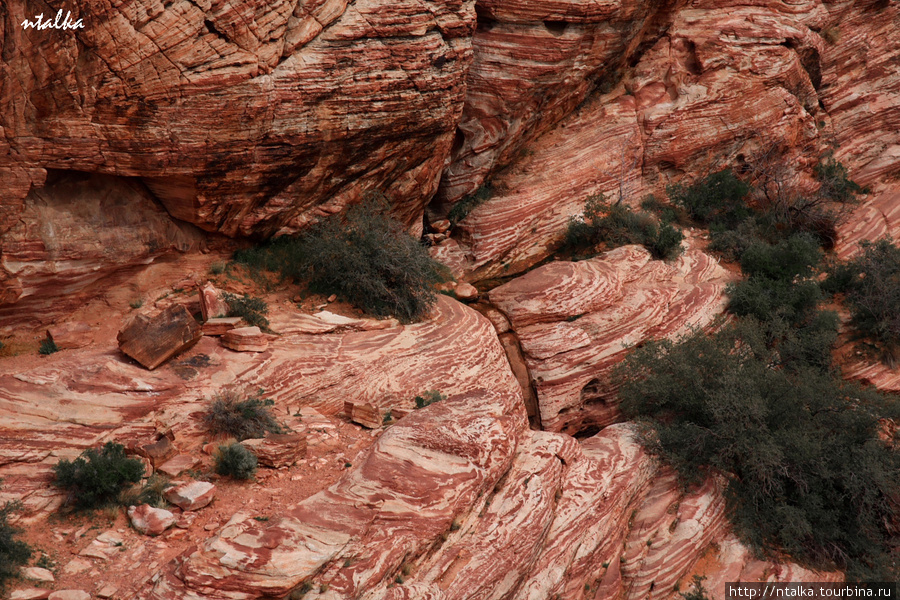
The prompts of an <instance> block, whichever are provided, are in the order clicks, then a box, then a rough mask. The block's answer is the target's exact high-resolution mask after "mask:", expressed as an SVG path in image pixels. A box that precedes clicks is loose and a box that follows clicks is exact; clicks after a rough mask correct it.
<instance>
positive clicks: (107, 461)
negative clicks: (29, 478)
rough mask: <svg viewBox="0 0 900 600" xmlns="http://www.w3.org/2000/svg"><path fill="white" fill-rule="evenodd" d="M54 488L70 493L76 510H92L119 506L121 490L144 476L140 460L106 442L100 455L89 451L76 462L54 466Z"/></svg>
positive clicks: (123, 448) (122, 447) (116, 445)
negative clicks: (129, 456)
mask: <svg viewBox="0 0 900 600" xmlns="http://www.w3.org/2000/svg"><path fill="white" fill-rule="evenodd" d="M53 472H54V474H55V475H56V480H55V482H54V483H55V485H57V486H59V487H62V488H65V489H67V490H68V491H69V495H70V498H72V499H73V501H74V504H75V508H76V509H78V510H90V509H95V508H100V507H103V506H108V505H110V504H116V503H118V502H119V499H120V495H121V494H122V491H123V490H124V489H125V488H127V487H128V486H130V485H131V484H133V483H137V482H138V481H140V480H141V477H143V475H144V465H143V464H142V463H141V461H139V460H137V459H134V458H128V457H126V456H125V447H124V446H122V445H121V444H116V443H115V442H107V443H106V444H105V445H104V446H103V448H102V449H101V450H100V451H99V452H98V451H97V450H96V449H94V448H88V449H87V450H85V451H84V452H82V453H81V456H79V457H78V458H76V459H75V460H74V461H68V460H61V461H59V462H58V463H56V466H54V467H53Z"/></svg>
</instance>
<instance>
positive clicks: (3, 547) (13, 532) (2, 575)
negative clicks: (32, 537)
mask: <svg viewBox="0 0 900 600" xmlns="http://www.w3.org/2000/svg"><path fill="white" fill-rule="evenodd" d="M20 509H21V505H20V504H19V503H18V502H7V503H6V504H4V505H3V508H0V593H3V592H4V591H5V590H6V586H7V583H8V582H9V580H10V579H14V578H15V577H17V576H18V575H19V567H22V566H24V565H27V564H28V561H29V560H31V555H32V554H33V551H32V549H31V546H29V545H28V544H26V543H25V542H23V541H22V540H20V539H17V538H18V535H19V534H20V533H21V531H20V530H19V529H16V528H15V527H13V526H12V525H10V523H9V517H10V515H11V514H12V513H14V512H16V511H18V510H20Z"/></svg>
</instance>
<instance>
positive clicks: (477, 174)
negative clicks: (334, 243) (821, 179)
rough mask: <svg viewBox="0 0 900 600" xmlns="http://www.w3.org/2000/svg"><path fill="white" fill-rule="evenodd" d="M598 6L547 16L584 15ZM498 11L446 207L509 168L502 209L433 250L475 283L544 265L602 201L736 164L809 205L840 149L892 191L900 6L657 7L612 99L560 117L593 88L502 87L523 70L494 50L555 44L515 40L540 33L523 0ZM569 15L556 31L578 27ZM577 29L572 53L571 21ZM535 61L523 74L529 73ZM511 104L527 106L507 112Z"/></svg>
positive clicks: (444, 195)
mask: <svg viewBox="0 0 900 600" xmlns="http://www.w3.org/2000/svg"><path fill="white" fill-rule="evenodd" d="M479 6H481V5H480V4H479ZM599 6H601V5H596V4H592V5H591V7H590V8H587V7H586V5H581V4H579V3H548V4H546V5H541V8H542V10H546V11H547V12H546V13H545V14H556V12H557V11H559V14H562V15H564V14H566V11H569V13H568V14H570V15H573V14H580V13H578V11H579V10H582V11H588V12H589V11H590V10H594V9H595V8H597V7H599ZM607 8H608V7H607ZM492 10H496V11H498V14H500V15H501V16H499V17H497V18H496V20H497V23H496V24H494V23H493V21H490V20H489V19H488V17H485V18H484V19H483V20H484V21H485V23H488V22H490V23H491V24H492V27H493V28H490V27H488V26H486V25H485V26H483V27H480V28H479V29H478V31H477V32H476V35H475V40H476V42H475V44H476V60H475V64H474V65H473V73H474V74H477V77H478V78H477V79H476V84H475V85H474V86H473V87H472V89H471V90H470V99H469V101H468V103H467V108H466V112H465V113H464V117H463V121H462V124H461V126H460V127H461V129H462V131H463V132H464V133H465V143H464V144H463V145H462V146H461V147H460V148H461V149H460V150H459V151H458V154H454V155H453V156H454V160H453V162H451V164H450V166H448V168H447V170H446V171H445V176H444V180H443V183H442V189H441V191H440V193H439V195H438V199H437V202H436V204H435V208H436V210H437V209H441V210H445V208H446V206H449V203H451V202H452V201H454V200H455V199H456V198H459V197H460V196H461V195H462V194H466V193H470V192H471V191H472V190H474V189H475V188H476V187H478V185H479V184H480V183H481V182H482V180H483V179H484V176H485V174H486V173H488V172H491V171H496V173H495V174H494V175H493V177H492V178H491V184H492V188H491V190H492V191H491V195H490V198H489V199H488V200H487V201H486V202H485V203H483V204H482V205H480V206H478V207H477V208H475V209H474V210H473V211H472V212H470V213H469V215H468V216H467V217H466V218H465V219H464V220H462V221H461V222H460V224H459V225H458V227H456V228H455V229H454V230H452V231H451V235H452V238H451V239H449V240H445V241H443V242H441V243H440V245H439V246H437V247H435V248H434V250H433V253H434V255H435V256H436V257H439V258H440V259H441V260H443V261H445V262H446V263H447V264H448V265H449V266H450V267H451V268H452V269H453V270H454V272H455V273H457V274H459V275H463V276H465V277H467V278H469V279H470V280H477V279H484V278H491V277H497V276H508V275H512V274H515V273H517V272H521V271H524V270H526V269H527V268H529V267H531V266H533V265H534V264H536V263H537V262H539V261H540V260H542V259H544V258H546V257H547V256H548V255H549V254H551V253H552V251H553V250H554V249H555V248H556V247H557V246H558V244H559V242H560V241H561V238H562V234H563V231H564V229H565V226H566V222H567V220H568V218H569V217H570V216H575V215H578V214H580V212H581V210H582V207H583V205H584V202H585V200H586V199H587V197H588V196H589V195H592V194H597V193H603V194H605V195H606V196H607V197H608V198H610V200H612V201H615V200H618V199H619V198H620V197H622V198H623V200H624V201H625V202H626V203H630V204H632V205H636V204H637V203H638V202H639V201H640V200H641V199H642V198H643V197H644V195H645V194H647V193H654V194H656V195H657V196H658V197H664V196H665V195H666V186H667V185H668V184H671V183H675V182H690V181H692V180H694V179H696V178H699V177H703V176H705V175H706V174H709V173H712V172H715V171H718V170H720V169H721V168H723V167H725V166H732V167H734V168H735V169H737V171H738V172H739V173H742V174H743V175H745V176H747V177H750V178H751V179H754V180H755V181H756V183H757V184H758V185H762V184H763V182H764V181H768V182H769V184H770V185H775V183H776V182H777V184H778V185H780V186H781V187H782V189H783V190H789V191H790V193H799V194H809V193H812V192H813V191H814V190H815V189H817V186H818V183H817V182H816V181H815V179H814V177H813V168H814V166H815V165H816V164H817V163H818V162H819V160H820V159H821V157H822V156H823V155H824V154H825V152H826V151H828V150H829V149H833V148H838V150H837V151H836V157H837V158H838V159H839V160H841V161H843V163H844V164H845V165H847V166H848V167H849V169H850V174H851V176H852V177H854V178H856V179H858V180H859V181H860V182H861V183H862V184H865V185H875V184H881V183H883V182H885V180H889V179H891V178H892V177H894V176H895V175H896V173H897V172H898V169H900V138H898V133H897V131H898V129H900V127H898V119H900V116H898V113H900V110H898V108H897V107H898V106H900V98H898V96H900V77H897V76H896V74H895V73H894V72H893V71H892V70H891V69H890V68H888V67H887V66H886V65H888V64H892V63H893V62H896V60H895V59H896V55H897V53H898V52H900V49H898V48H897V47H896V44H892V43H891V42H889V41H888V40H890V39H892V38H891V36H890V35H888V34H887V32H888V31H893V30H895V29H896V28H897V27H898V25H900V9H898V8H897V7H896V5H894V4H893V3H885V2H880V3H879V2H859V3H840V4H825V3H822V2H820V1H817V0H805V1H803V2H799V3H792V4H784V3H774V2H768V1H765V0H760V1H758V2H750V3H747V2H734V3H731V2H727V3H724V4H723V3H721V2H717V3H712V2H695V3H692V4H691V5H690V6H686V5H682V4H681V3H677V2H667V3H665V6H660V7H656V8H654V9H653V10H655V11H656V12H655V13H654V16H652V17H651V18H649V19H647V20H646V22H645V23H644V26H643V27H644V29H643V31H642V32H641V33H640V36H639V38H635V41H634V43H633V45H634V47H635V49H634V54H633V57H632V58H631V59H630V60H629V64H630V66H629V67H627V68H625V69H623V70H622V75H623V79H622V83H621V85H620V86H619V87H613V88H611V89H610V88H608V86H602V85H601V86H599V87H600V90H601V92H608V93H606V94H605V95H602V94H600V95H596V96H594V97H590V96H589V97H588V99H587V101H586V102H585V103H584V104H583V105H581V106H580V107H578V109H577V110H572V108H574V105H573V106H572V107H569V108H568V109H567V110H566V113H565V114H564V115H559V116H557V115H556V114H555V113H554V112H553V111H554V110H555V108H557V107H559V106H561V105H562V104H564V103H559V102H557V100H558V99H559V98H561V97H563V96H565V95H566V94H567V93H568V91H569V90H572V91H573V93H575V92H576V91H577V90H580V89H582V87H580V86H581V84H582V83H583V82H584V80H582V79H579V78H578V77H574V78H573V79H572V80H567V83H566V84H565V85H556V87H557V88H559V89H558V90H557V89H554V90H551V91H545V90H544V89H543V88H542V87H541V86H542V81H543V80H541V79H540V78H538V79H537V80H536V81H537V83H534V84H533V85H530V86H526V85H524V84H521V83H520V81H519V80H515V81H514V80H513V78H512V77H509V78H506V77H504V75H503V73H504V71H503V70H502V69H501V68H500V65H502V66H503V67H504V68H505V67H506V65H507V62H509V61H508V60H507V61H505V62H504V61H501V60H499V59H497V57H496V56H494V55H493V54H492V53H491V52H492V51H493V48H492V44H493V43H498V44H506V46H505V49H506V52H507V53H509V54H510V55H514V56H520V55H521V56H527V57H529V58H530V57H531V56H537V57H539V56H541V53H542V52H543V51H544V49H545V48H555V46H554V43H555V42H552V41H550V42H544V41H543V40H541V41H537V40H536V39H527V37H526V36H518V37H517V36H516V35H514V34H512V33H510V32H509V31H506V30H505V29H504V27H508V28H512V29H514V30H516V31H520V30H521V31H524V30H528V28H529V27H531V25H529V24H528V23H529V18H532V19H533V18H534V16H533V15H528V14H519V13H518V12H517V11H522V10H524V9H522V8H521V7H519V6H518V5H517V4H513V5H512V7H511V8H510V9H509V10H508V11H505V9H497V8H496V7H494V6H493V4H492V3H485V9H484V10H483V11H482V12H483V14H485V15H490V14H492V13H491V11H492ZM614 10H621V11H624V12H625V13H628V11H629V10H632V9H631V8H629V7H627V6H626V5H622V6H621V7H617V8H615V9H614ZM640 10H645V9H639V10H638V12H640ZM525 12H526V13H527V12H528V11H525ZM513 13H514V14H516V15H517V16H516V19H513V21H514V24H511V25H508V26H506V25H505V24H504V18H507V17H504V16H503V15H507V16H508V15H509V14H513ZM480 14H481V13H480ZM616 14H619V13H616ZM630 14H638V13H630ZM544 18H550V17H544ZM554 18H555V17H554ZM559 18H560V19H561V21H559V22H558V23H557V22H556V21H553V22H549V21H548V22H547V23H550V24H551V25H553V24H554V23H557V24H558V25H560V26H562V25H563V24H565V22H566V19H571V17H565V16H561V17H559ZM617 18H618V17H616V16H611V17H606V19H607V21H603V22H594V23H590V22H589V21H590V19H589V18H585V25H584V27H587V28H593V30H594V32H595V33H594V34H592V35H599V34H597V33H596V32H598V31H601V30H602V29H603V28H604V27H607V26H610V24H611V23H618V21H617V20H616V19H617ZM573 20H574V19H573ZM541 25H542V26H543V25H544V23H542V24H541ZM535 27H537V25H535ZM579 27H580V26H579ZM495 31H500V32H502V33H495ZM563 31H564V34H563V35H562V36H560V38H559V43H562V40H567V39H568V37H569V35H570V33H571V32H572V31H573V30H572V25H571V24H570V25H569V26H568V27H567V28H564V29H563ZM578 31H582V29H580V28H578ZM572 35H574V33H572ZM869 39H872V40H878V41H877V42H872V43H869V42H866V41H864V40H869ZM497 40H501V41H497ZM529 44H532V45H531V46H529ZM482 46H484V50H482ZM857 48H858V49H859V50H856V49H857ZM482 52H483V54H484V56H482V55H481V53H482ZM529 58H522V59H521V61H519V63H517V64H522V65H529V64H530V63H529ZM586 62H589V61H588V60H587V59H586ZM615 64H616V63H615V61H613V62H611V63H606V64H605V68H612V67H613V65H615ZM479 69H481V70H479ZM563 72H564V70H563ZM560 76H563V75H560ZM474 77H475V76H474V75H473V78H474ZM482 79H483V81H482ZM523 80H524V81H529V82H530V81H531V79H529V78H528V77H524V78H523ZM504 84H505V85H504ZM479 86H480V87H479ZM626 94H627V95H626ZM545 98H546V100H545ZM535 99H540V102H538V103H537V104H535V102H534V100H535ZM541 102H546V107H547V111H546V112H545V114H547V115H550V116H549V117H548V118H546V119H543V120H541V118H538V117H535V116H534V115H535V114H538V113H540V112H541V110H542V109H543V107H544V105H543V104H541ZM538 105H540V107H541V109H537V108H533V106H538ZM507 106H515V108H516V109H515V110H509V111H504V110H501V108H499V107H507ZM482 107H486V108H483V109H482ZM532 110H533V111H534V112H532ZM524 130H529V131H530V132H531V133H529V134H528V135H522V131H524ZM500 149H502V150H500ZM482 157H483V158H482ZM497 166H503V167H504V168H503V169H501V170H497V169H496V167H497ZM437 212H440V210H437ZM866 216H867V215H866V214H865V213H860V217H858V218H862V217H866ZM868 216H869V217H877V215H868ZM875 221H877V219H875ZM872 227H873V226H871V225H862V226H861V228H862V229H872ZM874 227H875V228H876V229H877V228H878V225H877V224H875V225H874ZM892 229H896V225H893V226H892Z"/></svg>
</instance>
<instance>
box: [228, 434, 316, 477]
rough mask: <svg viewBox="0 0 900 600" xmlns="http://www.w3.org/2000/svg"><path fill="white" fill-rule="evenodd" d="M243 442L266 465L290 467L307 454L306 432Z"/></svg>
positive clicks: (275, 467) (274, 467) (260, 462)
mask: <svg viewBox="0 0 900 600" xmlns="http://www.w3.org/2000/svg"><path fill="white" fill-rule="evenodd" d="M241 444H242V445H243V446H244V447H245V448H248V449H250V450H252V451H253V453H254V454H256V458H257V460H258V461H259V464H261V465H263V466H265V467H272V468H273V469H277V468H278V467H289V466H291V465H292V464H294V463H295V462H297V461H298V460H300V459H301V458H304V457H305V456H306V434H301V433H288V434H276V435H270V436H268V437H265V438H261V439H253V440H244V441H243V442H241Z"/></svg>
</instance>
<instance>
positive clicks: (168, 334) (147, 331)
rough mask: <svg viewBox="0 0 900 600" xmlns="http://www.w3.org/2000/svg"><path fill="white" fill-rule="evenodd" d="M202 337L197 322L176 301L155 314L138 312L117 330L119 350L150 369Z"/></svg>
mask: <svg viewBox="0 0 900 600" xmlns="http://www.w3.org/2000/svg"><path fill="white" fill-rule="evenodd" d="M201 337H203V332H202V330H201V328H200V324H199V323H198V322H197V320H196V319H194V317H192V316H191V313H189V312H188V310H187V309H186V308H185V307H184V306H182V305H180V304H176V305H174V306H170V307H169V308H167V309H166V310H164V311H163V312H161V313H159V314H158V315H156V316H155V317H148V316H146V315H137V316H136V317H134V318H133V319H132V320H131V321H129V322H128V324H127V325H125V327H124V328H123V329H122V330H121V331H120V332H119V335H118V336H117V339H118V341H119V349H120V350H121V351H122V352H124V353H125V354H127V355H128V356H130V357H131V358H133V359H134V360H136V361H138V362H139V363H141V364H142V365H144V366H145V367H147V368H148V369H150V370H153V369H155V368H156V367H158V366H159V365H161V364H163V363H164V362H166V361H167V360H168V359H170V358H172V357H173V356H175V355H176V354H178V353H179V352H183V351H184V350H187V349H188V348H190V347H191V346H193V345H194V344H196V343H197V342H198V341H199V340H200V338H201Z"/></svg>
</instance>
